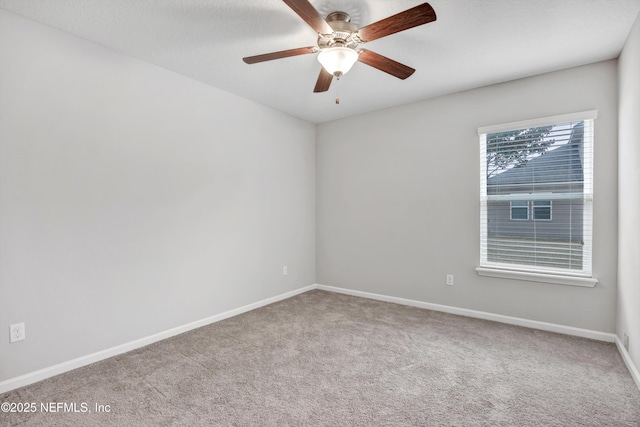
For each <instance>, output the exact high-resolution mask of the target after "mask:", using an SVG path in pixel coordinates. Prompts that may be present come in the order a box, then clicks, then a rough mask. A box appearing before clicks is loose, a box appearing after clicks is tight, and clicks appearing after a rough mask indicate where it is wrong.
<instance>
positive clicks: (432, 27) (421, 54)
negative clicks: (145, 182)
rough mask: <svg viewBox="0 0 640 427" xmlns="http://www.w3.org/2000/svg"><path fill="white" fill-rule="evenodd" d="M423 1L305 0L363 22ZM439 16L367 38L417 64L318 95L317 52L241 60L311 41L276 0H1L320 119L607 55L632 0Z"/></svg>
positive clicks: (522, 5)
mask: <svg viewBox="0 0 640 427" xmlns="http://www.w3.org/2000/svg"><path fill="white" fill-rule="evenodd" d="M421 2H422V0H396V1H388V0H344V1H340V0H311V3H312V4H313V5H314V6H315V7H316V9H318V10H319V11H320V12H321V13H322V14H323V15H324V16H326V15H327V14H328V13H329V12H332V11H335V10H342V11H346V12H348V13H349V14H350V15H351V17H352V22H353V23H355V24H356V25H357V26H358V27H362V26H364V25H367V24H369V23H371V22H374V21H378V20H380V19H383V18H386V17H387V16H390V15H393V14H396V13H398V12H401V11H404V10H406V9H409V8H411V7H413V6H416V5H417V4H420V3H421ZM429 3H430V4H431V5H432V6H433V8H434V9H435V11H436V14H437V17H438V18H437V21H435V22H432V23H430V24H427V25H423V26H420V27H416V28H413V29H410V30H407V31H404V32H401V33H397V34H393V35H391V36H388V37H385V38H382V39H379V40H375V41H373V42H371V43H367V44H366V45H365V47H366V48H367V49H369V50H373V51H375V52H377V53H380V54H382V55H384V56H388V57H390V58H392V59H395V60H396V61H399V62H402V63H404V64H406V65H409V66H411V67H413V68H415V69H416V70H417V71H416V72H415V74H413V76H411V77H409V78H408V79H407V80H404V81H402V80H399V79H396V78H395V77H392V76H389V75H388V74H386V73H383V72H381V71H378V70H376V69H373V68H371V67H369V66H367V65H364V64H361V63H356V64H355V65H354V67H353V69H352V70H351V71H350V72H349V73H348V74H346V75H345V76H344V77H343V78H342V79H341V81H340V84H339V91H340V98H341V103H340V105H336V104H335V103H334V98H335V96H336V82H335V79H334V82H333V83H332V85H331V88H330V89H329V91H328V92H325V93H321V94H314V93H313V87H314V84H315V81H316V78H317V76H318V73H319V70H320V65H319V63H318V62H317V59H316V54H311V55H303V56H297V57H292V58H286V59H280V60H276V61H269V62H263V63H259V64H254V65H247V64H245V63H244V62H242V58H243V57H245V56H251V55H256V54H261V53H268V52H273V51H279V50H285V49H291V48H296V47H304V46H312V45H315V42H316V37H317V35H316V34H315V33H314V31H313V30H312V29H311V28H310V27H309V26H307V24H305V22H304V21H302V19H301V18H300V17H298V16H297V15H296V14H295V13H294V12H293V11H292V10H291V9H290V8H289V7H288V6H287V5H286V4H285V3H283V2H282V1H281V0H247V1H238V0H0V7H1V8H4V9H7V10H9V11H13V12H15V13H17V14H20V15H23V16H25V17H28V18H31V19H33V20H36V21H39V22H42V23H45V24H47V25H50V26H52V27H54V28H58V29H61V30H64V31H67V32H69V33H71V34H75V35H77V36H79V37H82V38H84V39H87V40H90V41H93V42H96V43H99V44H102V45H104V46H107V47H110V48H112V49H114V50H116V51H120V52H123V53H126V54H128V55H131V56H134V57H137V58H140V59H143V60H145V61H148V62H151V63H153V64H156V65H159V66H162V67H164V68H167V69H170V70H173V71H176V72H178V73H180V74H183V75H185V76H188V77H191V78H194V79H196V80H199V81H202V82H204V83H207V84H210V85H211V86H215V87H217V88H219V89H223V90H226V91H228V92H232V93H235V94H237V95H240V96H242V97H245V98H248V99H252V100H254V101H257V102H259V103H261V104H264V105H267V106H270V107H273V108H275V109H277V110H281V111H284V112H286V113H289V114H291V115H293V116H296V117H299V118H301V119H304V120H307V121H310V122H314V123H318V122H323V121H328V120H333V119H337V118H342V117H348V116H351V115H355V114H360V113H364V112H367V111H372V110H377V109H381V108H386V107H391V106H395V105H400V104H405V103H408V102H412V101H418V100H422V99H426V98H430V97H433V96H438V95H443V94H447V93H452V92H456V91H460V90H465V89H470V88H474V87H479V86H484V85H487V84H492V83H498V82H502V81H507V80H513V79H517V78H522V77H526V76H530V75H534V74H540V73H544V72H549V71H555V70H559V69H563V68H568V67H573V66H578V65H582V64H587V63H591V62H596V61H601V60H606V59H611V58H615V57H617V56H618V54H619V53H620V50H621V48H622V46H623V44H624V41H625V39H626V37H627V35H628V33H629V30H630V29H631V26H632V24H633V22H634V20H635V18H636V16H637V15H638V12H639V11H640V0H430V1H429Z"/></svg>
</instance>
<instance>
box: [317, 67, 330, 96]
mask: <svg viewBox="0 0 640 427" xmlns="http://www.w3.org/2000/svg"><path fill="white" fill-rule="evenodd" d="M332 80H333V74H330V73H329V72H328V71H327V70H325V69H324V67H322V68H320V75H319V76H318V81H317V82H316V87H315V88H313V92H314V93H318V92H326V91H328V90H329V86H331V81H332Z"/></svg>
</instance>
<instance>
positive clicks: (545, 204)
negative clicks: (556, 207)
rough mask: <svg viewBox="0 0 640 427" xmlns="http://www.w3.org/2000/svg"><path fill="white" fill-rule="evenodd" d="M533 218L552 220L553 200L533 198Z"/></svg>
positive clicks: (535, 219)
mask: <svg viewBox="0 0 640 427" xmlns="http://www.w3.org/2000/svg"><path fill="white" fill-rule="evenodd" d="M531 204H532V205H533V220H534V221H551V200H533V201H532V202H531Z"/></svg>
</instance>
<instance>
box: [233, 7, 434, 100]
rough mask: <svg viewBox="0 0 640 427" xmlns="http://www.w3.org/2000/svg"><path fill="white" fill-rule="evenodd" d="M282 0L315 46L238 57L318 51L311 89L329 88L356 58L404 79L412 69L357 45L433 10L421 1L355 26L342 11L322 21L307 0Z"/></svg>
mask: <svg viewBox="0 0 640 427" xmlns="http://www.w3.org/2000/svg"><path fill="white" fill-rule="evenodd" d="M283 1H284V2H285V3H286V4H287V6H289V7H290V8H291V9H293V11H294V12H295V13H297V14H298V15H299V16H300V17H301V18H302V19H303V20H304V21H305V22H306V23H307V24H309V26H311V28H313V29H314V30H315V31H316V32H317V33H318V42H317V46H308V47H300V48H296V49H289V50H282V51H278V52H271V53H265V54H262V55H255V56H248V57H246V58H242V60H243V61H244V62H246V63H247V64H255V63H258V62H264V61H271V60H274V59H280V58H287V57H290V56H298V55H305V54H309V53H316V52H320V53H319V54H318V61H320V63H321V64H322V68H321V69H320V75H319V76H318V80H317V81H316V86H315V88H314V89H313V91H314V92H325V91H327V90H329V86H330V85H331V81H332V80H333V77H334V76H335V77H336V78H338V79H339V78H340V77H341V76H342V75H343V74H345V73H346V72H347V71H349V70H350V69H351V67H352V66H353V64H354V63H355V62H356V61H360V62H362V63H363V64H367V65H369V66H371V67H373V68H377V69H378V70H380V71H384V72H385V73H388V74H391V75H392V76H395V77H397V78H399V79H402V80H404V79H406V78H407V77H409V76H410V75H412V74H413V73H414V71H416V70H415V69H413V68H411V67H409V66H407V65H404V64H401V63H399V62H397V61H394V60H393V59H390V58H387V57H386V56H382V55H380V54H378V53H375V52H372V51H370V50H367V49H362V48H360V47H359V46H360V45H361V44H364V43H367V42H370V41H373V40H376V39H379V38H382V37H385V36H388V35H391V34H394V33H397V32H400V31H404V30H408V29H409V28H413V27H417V26H419V25H424V24H428V23H429V22H433V21H435V20H436V12H435V11H434V10H433V8H432V7H431V6H430V5H429V3H422V4H421V5H419V6H415V7H412V8H411V9H408V10H405V11H404V12H400V13H398V14H396V15H392V16H389V17H388V18H385V19H382V20H380V21H377V22H374V23H372V24H369V25H367V26H365V27H362V28H359V29H358V28H357V27H356V26H355V25H354V24H352V23H351V22H350V21H351V17H350V16H349V15H348V14H347V13H345V12H339V11H338V12H332V13H330V14H329V15H328V16H327V19H326V20H325V18H323V17H322V15H320V13H319V12H318V11H317V10H316V9H315V8H314V7H313V5H312V4H311V3H309V1H308V0H283ZM336 102H337V101H336Z"/></svg>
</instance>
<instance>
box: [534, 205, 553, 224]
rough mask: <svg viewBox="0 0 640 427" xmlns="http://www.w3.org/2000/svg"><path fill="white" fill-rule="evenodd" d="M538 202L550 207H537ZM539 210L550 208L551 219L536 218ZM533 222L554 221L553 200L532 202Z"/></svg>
mask: <svg viewBox="0 0 640 427" xmlns="http://www.w3.org/2000/svg"><path fill="white" fill-rule="evenodd" d="M536 202H548V203H549V205H544V206H536ZM536 207H537V208H543V209H544V208H547V207H548V208H549V218H536ZM531 220H532V221H553V200H532V201H531Z"/></svg>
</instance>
